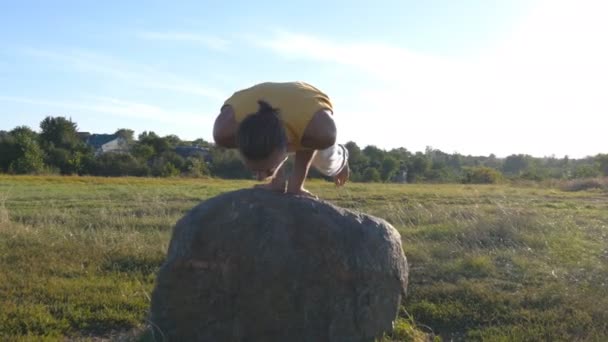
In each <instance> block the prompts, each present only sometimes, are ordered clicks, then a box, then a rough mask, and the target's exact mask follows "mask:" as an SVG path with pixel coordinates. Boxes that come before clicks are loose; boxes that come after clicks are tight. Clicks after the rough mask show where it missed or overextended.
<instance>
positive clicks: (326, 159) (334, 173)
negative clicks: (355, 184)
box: [312, 144, 348, 185]
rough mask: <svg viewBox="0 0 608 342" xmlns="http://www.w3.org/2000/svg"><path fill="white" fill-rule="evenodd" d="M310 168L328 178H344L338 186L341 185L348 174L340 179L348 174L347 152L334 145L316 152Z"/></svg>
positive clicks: (340, 146)
mask: <svg viewBox="0 0 608 342" xmlns="http://www.w3.org/2000/svg"><path fill="white" fill-rule="evenodd" d="M312 166H313V167H314V168H315V169H317V170H318V171H319V172H321V173H322V174H324V175H326V176H328V177H334V178H337V177H338V178H344V179H341V180H340V184H338V185H342V184H344V182H346V178H348V174H346V175H345V176H346V177H340V176H343V174H344V173H345V172H346V173H347V172H348V150H347V149H346V147H344V146H343V145H340V144H334V145H333V146H331V147H329V148H327V149H325V150H318V151H317V153H316V155H315V157H314V158H313V160H312ZM337 183H338V182H337Z"/></svg>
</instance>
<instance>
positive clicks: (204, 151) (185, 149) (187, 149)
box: [174, 146, 211, 162]
mask: <svg viewBox="0 0 608 342" xmlns="http://www.w3.org/2000/svg"><path fill="white" fill-rule="evenodd" d="M174 150H175V153H177V154H178V155H180V156H181V157H183V158H188V157H199V158H203V159H204V160H205V161H206V162H209V161H211V153H209V149H208V148H205V147H198V146H177V147H176V148H175V149H174Z"/></svg>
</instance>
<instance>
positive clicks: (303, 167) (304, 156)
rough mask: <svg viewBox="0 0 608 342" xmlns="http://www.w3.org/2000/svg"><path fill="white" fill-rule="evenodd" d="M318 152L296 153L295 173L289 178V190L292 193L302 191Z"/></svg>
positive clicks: (305, 151)
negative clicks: (313, 159)
mask: <svg viewBox="0 0 608 342" xmlns="http://www.w3.org/2000/svg"><path fill="white" fill-rule="evenodd" d="M315 153H316V150H303V151H302V150H301V151H297V152H296V156H295V161H294V166H293V173H292V175H291V177H290V178H289V184H288V188H289V190H290V191H295V190H300V189H301V188H302V185H303V184H304V181H305V180H306V177H307V176H308V170H309V169H310V164H311V163H312V158H313V157H314V155H315Z"/></svg>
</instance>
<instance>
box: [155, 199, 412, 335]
mask: <svg viewBox="0 0 608 342" xmlns="http://www.w3.org/2000/svg"><path fill="white" fill-rule="evenodd" d="M407 277H408V265H407V261H406V258H405V256H404V253H403V250H402V247H401V239H400V235H399V233H398V232H397V230H395V229H394V228H393V227H392V226H391V225H390V224H389V223H387V222H386V221H384V220H382V219H379V218H375V217H372V216H369V215H364V214H360V213H357V212H353V211H350V210H346V209H343V208H339V207H336V206H334V205H332V204H330V203H327V202H324V201H319V200H314V199H309V198H302V197H297V196H290V195H280V194H274V193H271V192H269V191H265V190H261V189H245V190H239V191H234V192H230V193H226V194H223V195H220V196H217V197H214V198H212V199H209V200H207V201H205V202H203V203H201V204H199V205H198V206H196V207H195V208H193V209H192V210H191V211H190V212H189V213H187V214H186V215H185V216H184V217H183V218H182V219H181V220H180V221H179V222H178V223H177V224H176V226H175V228H174V231H173V236H172V239H171V243H170V246H169V250H168V255H167V258H166V260H165V262H164V264H163V265H162V267H161V269H160V271H159V274H158V278H157V281H156V285H155V288H154V291H153V294H152V305H151V309H150V317H149V319H150V321H151V323H152V324H151V325H152V326H154V327H155V329H154V331H155V335H156V336H155V337H156V340H157V341H162V340H164V341H373V340H374V339H375V338H376V337H378V336H381V335H382V333H383V332H385V331H390V330H391V329H392V323H393V321H394V319H395V318H396V315H397V311H398V306H399V304H400V301H401V299H402V298H403V296H405V293H406V288H407V281H408V278H407Z"/></svg>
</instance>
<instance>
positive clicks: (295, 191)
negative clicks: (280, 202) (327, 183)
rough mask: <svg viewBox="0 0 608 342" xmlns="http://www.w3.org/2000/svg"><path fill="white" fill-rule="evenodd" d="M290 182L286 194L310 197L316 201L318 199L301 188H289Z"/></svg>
mask: <svg viewBox="0 0 608 342" xmlns="http://www.w3.org/2000/svg"><path fill="white" fill-rule="evenodd" d="M291 184H292V183H291V182H290V183H289V185H287V193H288V194H291V195H296V196H304V197H310V198H315V199H318V198H319V197H317V196H316V195H314V194H313V193H312V192H310V191H308V190H306V189H304V188H303V187H301V186H300V187H295V186H291Z"/></svg>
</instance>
